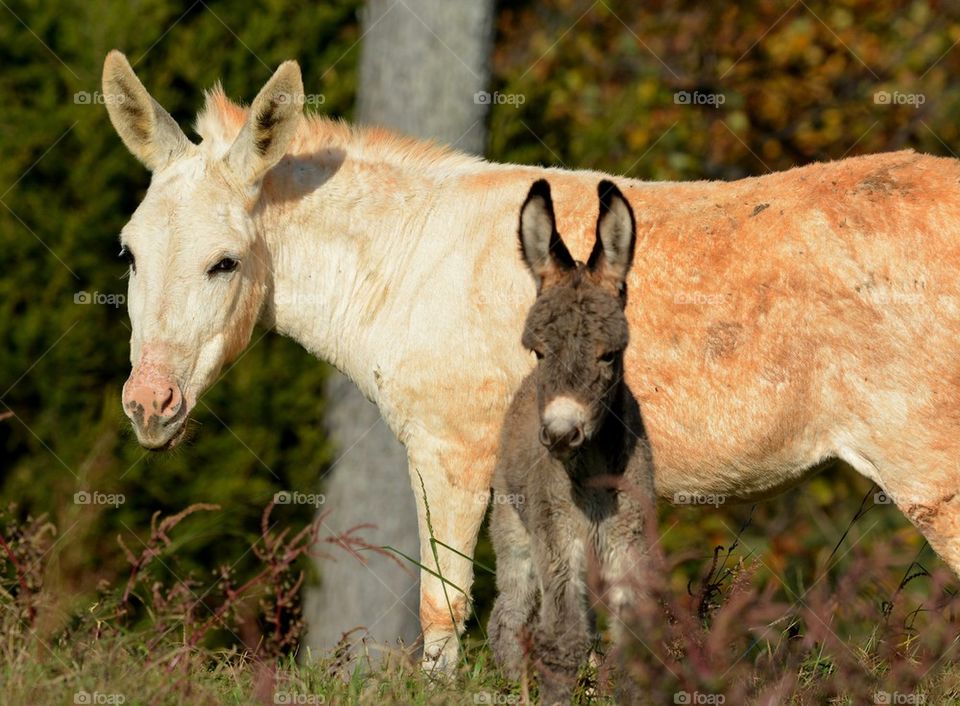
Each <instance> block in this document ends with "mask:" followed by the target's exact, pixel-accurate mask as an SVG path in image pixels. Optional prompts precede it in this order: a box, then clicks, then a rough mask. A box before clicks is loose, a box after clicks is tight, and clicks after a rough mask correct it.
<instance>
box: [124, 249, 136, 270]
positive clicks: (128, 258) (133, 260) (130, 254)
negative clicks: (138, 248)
mask: <svg viewBox="0 0 960 706" xmlns="http://www.w3.org/2000/svg"><path fill="white" fill-rule="evenodd" d="M120 257H122V258H124V259H125V260H126V261H127V263H129V265H130V271H131V272H136V271H137V260H136V258H135V257H134V256H133V251H131V250H130V249H129V248H128V247H127V246H126V245H121V246H120Z"/></svg>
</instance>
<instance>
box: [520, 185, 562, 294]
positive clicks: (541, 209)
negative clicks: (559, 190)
mask: <svg viewBox="0 0 960 706" xmlns="http://www.w3.org/2000/svg"><path fill="white" fill-rule="evenodd" d="M520 251H521V253H522V254H523V259H524V261H525V262H526V263H527V267H529V268H530V272H532V273H533V278H534V279H535V280H536V282H537V291H540V289H541V287H542V286H543V282H544V280H545V279H548V278H549V277H550V275H551V274H554V273H558V272H561V271H563V270H572V269H573V268H575V267H576V263H574V261H573V257H571V255H570V251H569V250H567V246H566V245H564V243H563V240H561V239H560V234H559V233H558V232H557V220H556V217H555V216H554V214H553V200H552V199H551V198H550V184H549V183H548V182H547V180H546V179H540V180H539V181H535V182H534V183H533V186H531V187H530V193H529V194H527V200H526V201H524V202H523V207H522V208H521V209H520Z"/></svg>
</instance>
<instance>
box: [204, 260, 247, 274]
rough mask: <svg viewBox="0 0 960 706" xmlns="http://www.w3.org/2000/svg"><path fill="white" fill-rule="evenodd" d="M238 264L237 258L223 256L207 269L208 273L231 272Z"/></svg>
mask: <svg viewBox="0 0 960 706" xmlns="http://www.w3.org/2000/svg"><path fill="white" fill-rule="evenodd" d="M239 265H240V261H239V260H234V259H233V258H232V257H225V258H223V259H222V260H220V262H218V263H217V264H216V265H214V266H213V267H211V268H210V269H209V270H207V274H208V275H211V276H212V275H216V274H220V273H221V272H233V271H234V270H235V269H237V267H238V266H239Z"/></svg>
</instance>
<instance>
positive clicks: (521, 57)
mask: <svg viewBox="0 0 960 706" xmlns="http://www.w3.org/2000/svg"><path fill="white" fill-rule="evenodd" d="M360 5H361V0H336V1H333V2H325V3H303V4H301V3H293V2H290V1H289V0H268V1H267V2H264V3H260V4H258V5H256V6H252V5H244V4H241V3H227V2H222V1H213V2H206V3H195V4H190V3H185V4H179V3H174V2H170V1H169V0H138V1H137V2H130V3H121V2H104V1H100V2H79V1H78V0H62V2H58V3H44V2H40V0H7V1H6V2H5V3H3V4H2V5H0V66H2V67H3V68H2V71H0V97H2V98H3V106H4V107H3V110H2V111H0V154H2V159H0V258H2V262H3V265H4V268H3V273H2V276H0V415H2V414H4V413H6V412H8V411H12V412H13V413H15V415H16V416H15V417H13V418H8V419H6V420H4V421H0V497H3V498H6V499H16V500H17V501H18V503H19V506H20V508H21V512H22V513H24V515H25V514H26V513H28V512H32V513H33V514H34V515H37V514H40V513H43V512H45V513H49V514H50V515H51V518H52V519H53V520H54V521H55V524H56V525H57V526H58V527H59V532H60V534H59V535H58V541H57V542H56V543H54V544H53V545H52V547H51V548H50V549H49V551H50V556H51V558H53V559H55V561H53V562H52V564H51V565H52V566H53V567H55V571H52V572H51V575H50V576H48V579H47V580H48V582H50V583H53V584H54V585H55V586H56V587H57V588H59V589H62V590H61V591H60V594H59V595H62V596H64V597H66V598H65V600H69V599H70V597H72V596H76V595H85V594H87V593H89V591H90V590H91V589H93V587H94V586H95V585H96V584H97V582H98V581H99V580H100V579H106V580H116V579H117V577H118V576H119V575H121V574H122V573H123V572H124V571H125V570H126V568H127V567H126V563H125V561H124V559H123V557H122V554H121V552H120V549H119V547H118V545H117V543H116V541H115V538H116V536H117V535H118V534H119V535H122V536H124V538H125V540H126V542H127V544H128V545H129V546H131V548H135V547H136V546H137V541H138V540H137V539H136V537H140V538H141V539H143V540H144V541H146V533H147V528H148V527H149V518H150V516H151V514H152V513H153V512H154V511H158V510H159V511H163V512H165V513H170V512H175V511H179V510H180V509H182V508H183V507H186V506H187V505H189V504H191V503H195V502H208V503H216V504H218V505H220V506H221V507H222V510H221V511H219V512H217V513H204V514H203V515H202V516H198V517H196V518H193V519H192V521H191V522H190V523H189V526H188V527H185V528H184V531H183V532H182V533H180V534H178V536H177V538H176V540H175V542H176V547H175V548H174V549H175V550H176V552H177V554H178V556H179V557H180V559H181V561H180V564H179V565H178V566H180V567H182V572H189V571H191V570H196V571H198V572H201V573H202V572H204V571H209V569H210V567H212V566H216V565H218V564H221V563H228V564H229V563H234V562H237V567H236V571H237V576H238V577H239V578H243V577H244V576H245V575H249V574H250V573H251V572H252V571H254V566H253V558H252V557H251V556H250V555H249V554H245V553H244V552H245V549H246V548H247V547H248V546H249V544H250V539H251V538H252V537H254V536H256V535H258V534H259V517H260V510H261V508H262V507H263V505H264V504H265V503H266V501H267V500H269V498H270V497H271V496H272V494H273V493H275V492H277V491H278V490H283V489H297V490H300V491H302V492H312V491H314V489H315V488H317V486H318V485H319V483H320V482H321V481H320V477H321V475H322V472H323V470H324V469H325V468H326V467H327V466H328V464H329V461H330V458H331V449H330V448H329V446H328V443H327V440H326V438H325V437H324V434H323V431H322V421H323V411H324V400H323V397H322V384H323V380H324V376H325V374H326V373H325V368H324V367H323V366H322V365H320V364H318V363H317V362H316V361H315V360H314V359H313V358H311V357H310V356H309V355H308V354H307V353H305V352H304V351H302V350H300V349H299V348H298V347H297V346H296V345H295V344H293V343H292V342H290V341H287V340H284V339H281V338H279V337H277V336H275V335H272V334H266V335H264V334H265V332H263V331H257V332H255V334H254V344H253V345H252V346H251V348H250V349H249V351H248V352H247V353H246V354H245V355H244V356H243V357H242V358H241V359H240V360H239V361H238V362H237V363H236V365H235V366H234V367H232V368H231V369H230V370H229V371H226V373H225V375H224V376H223V378H222V380H221V381H219V382H218V383H217V384H216V385H215V386H214V387H213V388H212V389H211V390H210V391H209V392H208V393H207V394H206V395H205V396H204V398H203V400H202V402H201V403H200V404H199V405H198V408H197V410H196V420H197V423H198V425H199V426H200V427H201V429H200V431H199V433H196V432H195V433H194V440H193V441H192V442H191V443H190V444H189V445H188V446H187V447H186V448H182V449H180V450H179V451H178V452H177V453H175V454H173V455H159V456H154V455H148V454H145V453H144V452H143V451H142V450H141V449H140V448H139V447H138V446H137V445H136V443H135V441H134V440H133V439H132V437H131V436H130V434H129V432H128V431H127V423H126V420H125V418H124V417H123V414H122V412H121V409H120V402H119V396H120V389H121V385H122V383H123V381H124V379H125V378H126V376H127V374H128V372H129V359H128V356H129V343H128V339H129V328H128V322H127V317H126V313H125V310H124V308H123V307H122V306H121V307H119V308H117V307H112V306H104V305H80V304H75V303H74V296H75V294H77V293H78V292H81V291H86V292H99V293H101V294H106V295H111V294H113V295H116V294H122V293H124V292H125V290H126V284H125V282H124V280H123V279H122V275H123V272H124V270H125V267H124V265H123V264H122V262H120V261H119V260H117V259H116V257H115V256H116V253H117V250H118V245H117V234H118V232H119V229H120V228H121V227H122V226H123V224H124V223H125V222H126V220H127V219H128V218H129V215H130V214H131V213H132V211H133V209H134V208H135V207H136V205H137V204H138V203H139V200H140V199H141V197H142V196H143V193H144V190H145V189H146V186H147V184H148V182H149V175H148V174H147V172H146V171H145V170H144V169H143V168H142V167H141V166H140V165H139V164H137V163H136V161H135V160H134V159H133V158H132V157H131V156H130V155H129V154H127V152H126V150H125V149H124V147H123V146H122V144H121V143H120V140H119V139H118V138H117V136H116V135H115V133H114V131H113V129H112V127H111V126H110V124H109V120H108V118H107V114H106V110H105V109H104V107H103V106H102V105H99V104H98V103H97V102H96V95H97V94H96V92H97V91H99V76H100V70H101V66H102V61H103V58H104V56H105V55H106V53H107V51H108V50H110V49H112V48H120V49H122V50H123V51H125V52H126V53H127V54H128V56H129V57H130V58H131V61H132V62H133V63H134V65H135V67H136V69H137V70H138V71H139V72H140V73H141V75H142V77H143V78H144V80H145V82H146V83H147V86H148V88H149V89H150V90H151V91H152V92H153V93H154V95H155V96H156V97H157V98H158V100H160V101H161V102H162V103H163V104H164V106H165V107H167V109H168V110H170V111H171V113H172V114H173V115H174V117H175V118H177V119H178V120H179V121H180V123H181V125H183V126H184V127H185V128H186V127H187V126H188V125H190V124H191V123H192V121H193V118H194V115H195V112H196V110H197V109H198V108H199V107H200V105H201V103H202V92H201V89H202V88H205V87H209V86H212V85H213V84H214V82H215V81H217V80H222V81H223V83H224V87H225V89H226V91H227V93H228V94H229V95H231V96H233V97H235V98H238V99H243V100H246V101H250V100H251V99H252V98H253V96H254V95H255V92H256V90H257V89H258V88H259V87H260V86H261V85H262V84H263V82H264V81H265V80H266V79H267V78H268V77H269V75H270V69H271V67H275V66H276V65H277V64H278V63H279V62H280V61H281V60H283V59H286V58H290V57H295V58H297V59H298V60H299V61H300V63H301V66H302V67H303V69H304V84H305V86H306V87H307V91H308V93H315V94H322V95H323V102H322V103H321V104H319V105H317V102H316V101H315V102H314V105H317V109H319V110H320V111H322V112H324V113H329V114H334V115H344V116H346V117H348V118H349V116H350V113H351V107H352V105H353V101H354V95H355V89H356V74H357V72H356V64H357V57H358V52H359V47H360V32H359V27H358V22H357V17H356V13H357V10H358V8H359V6H360ZM499 8H500V9H499V11H498V19H497V32H498V36H497V42H496V51H495V61H494V85H493V86H492V88H495V89H496V90H498V91H500V92H502V93H505V94H519V95H522V96H523V99H524V100H523V103H522V104H521V105H519V106H517V105H516V101H514V102H507V103H503V104H496V105H494V107H493V112H492V116H491V130H490V132H491V137H490V148H489V156H490V157H491V158H492V159H495V160H499V161H512V162H519V163H542V164H555V165H565V166H568V167H580V168H587V167H591V168H598V169H602V170H605V171H608V172H611V173H625V174H627V175H629V176H635V177H643V178H653V179H694V178H734V177H742V176H748V175H752V174H762V173H764V172H766V171H767V170H768V169H783V168H788V167H790V166H792V165H793V164H796V163H803V162H808V161H810V160H815V159H826V158H839V157H842V156H844V155H847V154H850V155H853V154H861V153H870V152H877V151H882V150H887V149H895V148H900V147H905V146H912V147H914V148H916V149H920V150H924V151H927V152H933V153H937V154H949V153H950V151H951V147H952V146H953V145H955V144H958V139H960V135H958V129H960V128H958V121H957V119H956V116H957V115H958V114H960V110H958V109H960V84H957V83H956V82H955V81H952V77H953V76H955V75H957V73H958V71H960V47H954V46H953V45H954V42H956V41H957V40H958V39H960V8H958V7H956V6H954V5H950V4H947V3H938V2H934V0H916V1H914V2H897V1H894V0H881V1H880V2H867V0H840V1H839V2H827V1H826V0H816V1H814V0H811V1H810V2H806V3H798V4H795V5H790V4H788V3H776V2H770V1H768V0H749V1H748V2H743V3H739V4H734V3H713V4H711V3H690V2H680V1H679V0H659V1H656V2H646V3H636V2H617V1H614V0H607V1H606V2H592V0H550V1H549V2H532V1H531V0H510V1H505V2H502V3H500V5H499ZM28 28H29V29H28ZM568 30H569V31H568ZM677 91H687V92H693V91H699V92H700V93H703V94H719V95H723V97H724V103H723V104H722V105H720V106H719V107H713V106H712V105H699V106H693V105H685V104H678V103H676V102H675V101H674V94H675V92H677ZM877 91H886V92H888V93H890V94H891V95H893V93H894V92H899V93H900V94H902V95H923V96H924V103H923V104H922V105H920V106H919V107H914V105H911V104H909V103H900V104H893V103H891V104H882V103H876V102H875V99H874V94H875V93H876V92H877ZM78 94H80V95H78ZM82 97H88V98H89V100H88V102H78V101H80V100H82ZM80 490H98V491H100V492H104V493H122V494H123V495H124V496H125V500H126V502H125V503H124V504H122V505H120V506H119V508H117V509H113V508H110V507H104V506H83V505H77V504H75V503H74V502H73V494H74V493H75V492H77V491H80ZM869 491H870V487H869V484H868V483H866V482H864V481H862V479H858V478H855V477H853V475H852V474H851V473H850V472H848V471H843V470H837V469H831V470H830V471H828V472H827V473H826V474H824V475H822V476H819V477H818V478H816V479H814V480H813V481H812V482H810V483H808V484H806V485H804V486H803V487H801V488H799V489H797V490H794V491H791V492H790V493H789V494H787V495H786V496H784V497H783V498H781V499H779V500H777V501H773V502H769V503H765V504H762V505H760V506H758V507H757V509H756V511H755V512H754V515H753V522H752V524H751V525H750V526H749V527H748V528H747V530H745V531H744V533H743V535H742V544H741V547H740V549H741V551H743V553H744V554H748V555H752V556H754V557H757V558H758V559H759V560H760V561H761V562H762V566H761V568H760V570H758V572H757V581H758V582H759V583H761V584H763V583H772V584H774V585H776V586H778V587H779V588H778V590H780V591H781V594H780V595H781V596H782V597H787V598H789V596H790V592H791V591H794V592H796V591H802V589H803V588H804V587H805V586H807V585H809V584H810V583H812V582H813V581H814V580H815V577H817V576H819V573H818V571H819V570H821V569H822V568H823V567H824V566H825V565H827V564H828V562H827V561H826V559H827V557H828V556H829V555H830V552H831V550H832V549H833V547H834V545H835V543H836V542H837V541H838V540H839V539H840V537H841V536H842V535H843V533H844V530H845V529H846V528H847V526H848V524H849V522H850V520H851V518H852V517H853V516H854V513H855V512H856V511H857V509H858V507H859V506H860V501H861V498H862V497H863V496H864V495H866V494H868V493H869ZM749 514H750V508H749V507H741V508H728V507H726V506H724V507H720V508H716V509H714V508H663V509H662V511H661V518H660V519H661V534H662V539H661V542H662V544H663V546H664V548H665V549H666V550H667V551H668V552H670V553H671V554H673V555H675V556H678V557H679V558H680V559H682V561H681V566H680V568H679V569H678V570H677V571H675V572H674V573H673V574H672V575H671V581H673V582H674V584H675V587H676V588H677V589H678V590H685V588H686V584H687V582H688V581H689V580H690V579H691V578H692V577H694V576H696V575H699V574H702V572H703V571H704V568H705V567H706V566H708V565H709V561H710V558H711V556H712V550H713V547H714V546H716V545H724V546H726V545H728V544H729V543H730V541H731V539H732V537H733V536H734V535H735V534H736V531H737V530H738V528H739V527H740V526H741V525H742V524H743V523H744V521H745V520H746V518H747V517H748V516H749ZM276 515H277V516H278V517H279V518H280V519H283V520H285V521H288V522H291V523H294V524H296V523H300V524H301V525H303V524H306V523H307V522H308V521H309V519H310V517H311V515H312V508H310V507H306V506H299V507H283V508H279V509H278V510H277V512H276ZM372 519H375V518H372ZM861 539H863V541H864V542H867V543H871V542H884V543H886V544H887V545H889V547H890V548H891V551H894V550H895V551H897V552H899V553H898V555H897V556H898V557H899V558H900V559H901V563H902V565H903V568H904V569H905V568H906V567H907V565H908V564H909V563H910V561H911V560H912V559H913V557H914V556H916V555H918V553H919V552H920V549H921V545H922V542H921V540H920V538H919V535H918V534H917V533H916V532H915V531H914V530H913V529H912V528H911V527H910V526H909V525H908V524H907V523H906V522H905V521H904V520H903V518H902V516H900V515H899V513H898V512H897V511H896V510H895V509H894V508H892V507H891V506H883V507H877V508H874V509H872V510H871V511H870V512H869V513H868V514H867V515H865V516H864V517H863V518H861V519H860V520H859V521H858V522H857V523H855V525H854V527H853V529H852V530H851V532H850V534H849V536H847V539H846V540H845V543H844V544H843V545H842V546H841V547H840V549H839V550H838V553H837V556H836V557H835V559H834V560H840V561H841V563H842V562H845V561H847V559H846V558H845V552H846V550H847V549H848V548H849V547H850V546H852V545H854V544H857V543H858V542H860V541H861ZM920 558H921V559H923V560H924V561H928V562H930V561H934V560H932V559H931V556H930V554H929V552H928V551H927V552H925V553H923V554H920ZM478 559H479V560H480V561H481V562H483V563H484V564H487V565H491V564H492V563H493V558H492V556H491V554H490V548H489V543H487V542H486V541H485V538H482V539H481V543H480V546H479V548H478ZM841 568H842V566H841ZM178 572H181V570H180V569H178ZM901 575H902V572H899V573H898V572H890V573H889V575H887V576H886V578H885V579H884V582H885V586H884V589H885V591H879V592H878V595H889V593H890V592H891V591H892V590H893V589H894V588H895V587H896V584H897V582H898V581H899V580H900V578H901ZM833 576H834V574H833V573H831V574H829V575H828V576H826V577H825V578H824V579H823V581H825V582H830V581H834V580H835V579H834V578H833ZM781 582H782V585H781ZM492 592H493V587H492V580H491V578H490V577H489V576H488V575H487V574H486V572H482V571H481V572H478V584H477V591H476V597H477V607H478V610H479V612H480V613H481V618H482V616H483V615H484V614H485V612H486V610H488V607H489V605H490V603H491V598H492ZM475 632H476V634H479V633H480V632H481V631H480V630H476V631H475ZM407 677H409V675H407V676H406V677H404V678H407ZM151 678H153V677H151ZM398 678H399V677H398Z"/></svg>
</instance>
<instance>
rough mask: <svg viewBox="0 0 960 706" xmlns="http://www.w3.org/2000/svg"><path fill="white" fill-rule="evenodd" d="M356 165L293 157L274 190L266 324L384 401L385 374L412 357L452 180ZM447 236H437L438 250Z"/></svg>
mask: <svg viewBox="0 0 960 706" xmlns="http://www.w3.org/2000/svg"><path fill="white" fill-rule="evenodd" d="M440 166H441V169H439V170H438V171H437V173H433V174H432V173H430V171H429V170H424V171H421V172H418V173H414V171H413V169H412V168H411V167H410V166H406V165H402V164H398V163H391V162H389V161H374V160H367V159H364V158H356V159H355V158H352V157H351V156H349V154H348V153H347V151H346V150H339V149H331V150H327V151H325V152H324V153H320V154H316V155H306V156H293V157H288V158H287V159H285V160H284V161H283V162H281V163H280V165H278V167H276V168H275V169H274V171H273V172H272V173H271V175H270V177H269V180H268V182H267V183H265V185H264V193H263V195H262V197H261V205H260V207H259V215H258V220H259V222H258V227H259V229H260V232H261V233H262V234H263V236H264V238H265V240H266V242H267V249H268V251H269V253H270V259H271V265H272V278H273V279H272V286H271V287H270V288H269V291H268V294H267V299H266V302H265V305H264V309H263V312H262V314H261V323H262V324H264V325H266V326H268V327H274V328H275V329H276V330H277V331H278V332H279V333H282V334H284V335H287V336H290V337H291V338H293V339H294V340H296V341H297V342H299V343H300V344H301V345H302V346H304V348H306V349H307V350H308V351H309V352H310V353H312V354H313V355H315V356H316V357H318V358H320V359H321V360H324V361H327V362H329V363H331V364H333V365H334V366H336V367H337V368H338V369H339V370H341V371H342V372H343V373H345V374H346V375H348V376H349V377H350V378H351V379H353V381H354V382H355V383H356V384H357V385H358V386H359V387H360V389H361V391H362V392H363V393H364V394H365V395H366V396H367V397H368V398H369V399H371V400H376V399H377V377H378V374H377V373H378V370H379V369H380V367H381V366H382V365H389V364H390V362H391V361H390V358H391V356H399V355H402V351H400V350H399V348H400V344H399V338H400V337H401V336H402V334H403V331H404V323H403V322H404V321H405V319H408V318H409V314H410V310H411V308H412V307H413V306H415V305H416V303H417V289H416V286H415V285H412V284H411V282H410V281H409V280H410V279H411V277H412V275H411V272H415V271H416V269H417V268H414V267H411V263H413V262H421V263H422V262H423V261H424V260H423V259H420V260H418V259H417V258H416V253H417V251H418V250H420V249H421V248H423V247H424V241H425V240H426V239H427V231H428V228H427V225H428V222H429V219H430V217H431V212H432V210H433V209H434V203H435V199H436V198H437V197H436V194H437V193H438V192H439V191H440V190H441V186H442V181H443V177H444V176H445V174H444V171H443V169H442V167H443V165H440ZM445 236H449V237H456V233H455V232H449V231H448V230H445V229H443V228H433V229H432V230H431V232H430V243H429V245H430V247H431V248H436V249H437V250H439V251H442V250H443V249H444V248H443V245H444V244H443V242H437V241H438V239H442V238H443V237H445Z"/></svg>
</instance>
